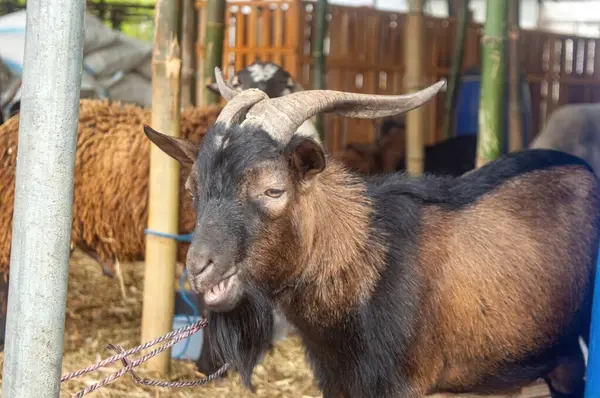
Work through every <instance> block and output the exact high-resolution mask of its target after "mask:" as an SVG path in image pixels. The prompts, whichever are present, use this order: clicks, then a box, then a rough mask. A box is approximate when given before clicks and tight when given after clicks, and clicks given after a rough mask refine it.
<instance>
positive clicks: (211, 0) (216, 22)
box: [202, 0, 227, 105]
mask: <svg viewBox="0 0 600 398" xmlns="http://www.w3.org/2000/svg"><path fill="white" fill-rule="evenodd" d="M226 5H227V1H226V0H208V3H207V6H206V13H207V15H206V36H205V38H204V73H203V76H204V87H203V92H204V97H203V100H202V105H208V104H218V103H219V102H220V101H221V99H220V98H219V96H218V95H216V94H213V93H212V92H211V91H210V90H209V89H207V88H206V85H208V84H210V83H211V82H212V78H213V75H214V70H215V66H218V67H220V66H221V63H222V61H223V40H224V38H225V7H226Z"/></svg>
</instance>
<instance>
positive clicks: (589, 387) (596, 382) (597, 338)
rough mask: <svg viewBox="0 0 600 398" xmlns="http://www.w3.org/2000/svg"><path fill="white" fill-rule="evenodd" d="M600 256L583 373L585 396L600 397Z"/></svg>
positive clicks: (597, 263)
mask: <svg viewBox="0 0 600 398" xmlns="http://www.w3.org/2000/svg"><path fill="white" fill-rule="evenodd" d="M599 268H600V256H598V260H597V262H596V281H595V283H594V299H593V304H592V325H591V327H590V341H589V347H588V363H587V370H586V375H585V398H599V397H600V273H598V269H599Z"/></svg>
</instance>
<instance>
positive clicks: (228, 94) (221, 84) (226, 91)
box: [215, 66, 241, 101]
mask: <svg viewBox="0 0 600 398" xmlns="http://www.w3.org/2000/svg"><path fill="white" fill-rule="evenodd" d="M215 80H216V81H217V87H218V88H219V92H220V93H221V96H222V97H223V98H225V100H226V101H230V100H231V99H232V98H233V97H235V96H236V95H238V94H239V93H240V92H241V91H240V90H236V89H235V88H233V87H232V86H231V85H230V84H229V83H227V82H226V81H225V79H223V72H221V68H219V67H218V66H215Z"/></svg>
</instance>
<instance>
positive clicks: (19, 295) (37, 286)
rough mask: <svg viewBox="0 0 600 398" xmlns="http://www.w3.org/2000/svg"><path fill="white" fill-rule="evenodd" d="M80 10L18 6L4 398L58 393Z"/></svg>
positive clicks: (71, 4) (46, 0) (78, 6)
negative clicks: (21, 36) (21, 34)
mask: <svg viewBox="0 0 600 398" xmlns="http://www.w3.org/2000/svg"><path fill="white" fill-rule="evenodd" d="M84 11H85V3H84V2H82V1H71V0H29V1H28V2H27V16H26V18H27V20H26V26H25V59H24V66H25V68H24V73H23V90H22V96H21V98H22V109H21V117H20V120H19V133H18V134H19V136H18V149H17V169H16V183H15V197H14V218H13V223H12V242H11V253H10V278H9V283H10V286H9V291H8V314H7V321H6V349H5V356H4V364H3V384H2V394H1V395H3V396H4V397H7V398H8V397H10V398H13V397H14V398H17V397H18V398H54V397H58V396H59V393H60V391H59V390H60V371H61V367H62V356H63V342H64V331H65V306H66V302H67V280H68V271H69V252H70V250H69V244H70V243H71V227H72V219H73V180H74V178H73V172H74V169H75V147H76V142H77V120H78V118H79V92H80V86H81V66H82V60H83V37H84V35H83V25H84ZM4 210H6V209H4Z"/></svg>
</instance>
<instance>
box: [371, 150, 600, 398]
mask: <svg viewBox="0 0 600 398" xmlns="http://www.w3.org/2000/svg"><path fill="white" fill-rule="evenodd" d="M439 181H441V182H440V183H439V184H440V185H438V186H436V187H434V189H431V187H429V188H428V187H427V186H424V188H423V189H422V190H421V191H419V189H414V190H413V191H412V192H410V195H411V196H412V197H413V198H418V199H419V202H420V205H419V206H418V210H417V212H418V214H419V216H418V220H419V221H418V222H419V224H420V227H419V228H418V230H419V233H418V237H417V238H416V241H415V242H413V245H412V248H411V249H410V250H413V251H414V252H413V253H414V259H415V260H414V261H415V264H414V269H415V270H416V271H415V275H414V278H415V281H414V283H416V284H417V285H418V286H420V287H419V289H418V291H419V294H420V295H421V297H419V298H418V299H417V302H419V303H420V304H419V309H418V311H417V313H418V314H427V316H426V317H421V316H420V315H415V319H416V320H415V322H416V323H417V325H418V326H417V328H416V330H417V332H416V333H415V335H414V340H415V341H413V342H412V343H411V344H410V347H409V349H410V352H409V353H408V355H406V357H407V358H411V361H412V358H418V360H417V361H418V363H419V364H418V365H417V367H416V369H419V371H420V372H421V371H423V369H426V370H427V374H420V375H419V377H422V378H423V383H424V385H437V386H438V387H439V388H440V389H441V390H442V391H444V390H445V391H447V392H463V391H467V390H469V389H472V390H473V391H475V392H477V389H478V388H479V386H481V385H482V383H483V382H484V379H483V378H484V376H485V375H496V376H494V380H489V379H488V380H487V381H486V382H488V383H489V384H488V385H487V386H486V389H485V390H481V391H479V392H480V393H484V392H494V390H493V388H498V389H501V388H505V387H507V385H506V384H503V383H507V380H510V382H508V383H514V380H515V377H517V378H521V379H523V380H526V381H527V380H528V378H531V379H535V378H537V377H538V376H539V374H540V372H541V371H542V370H543V369H545V368H544V367H545V366H551V364H549V362H548V361H547V358H548V357H547V356H548V355H550V358H551V357H552V355H554V354H558V352H555V351H553V350H560V349H562V347H563V345H564V344H565V343H566V342H567V341H576V338H575V336H578V335H585V334H586V333H587V330H588V328H589V317H590V308H591V307H590V306H591V298H592V289H593V280H594V268H595V263H596V256H597V249H598V238H599V236H598V210H599V204H600V201H599V196H598V181H597V179H596V177H595V176H594V174H593V172H592V171H591V169H590V168H589V167H588V166H587V165H586V164H585V163H584V162H583V161H581V160H580V159H577V158H575V157H572V156H569V155H567V154H564V153H560V152H555V151H525V152H522V153H517V154H513V155H511V156H509V159H505V160H503V161H501V162H493V163H491V164H489V165H488V166H485V167H483V168H481V169H478V170H475V171H473V172H472V173H469V174H466V175H464V176H462V177H459V178H457V179H454V180H447V179H440V180H439ZM434 185H435V184H434ZM385 189H386V190H390V189H392V188H390V187H387V188H385ZM390 203H391V202H390ZM403 206H404V214H406V213H407V210H406V207H405V205H403ZM399 210H400V209H395V208H394V206H388V208H387V209H386V212H389V214H388V216H389V217H388V219H387V220H386V221H385V223H389V225H388V226H387V227H386V229H389V230H390V231H391V230H392V228H398V227H395V226H394V225H399V223H402V222H405V219H406V215H402V213H401V212H399ZM394 214H397V215H394ZM397 245H398V246H401V245H406V243H405V242H404V243H403V242H400V243H397ZM396 249H397V251H401V250H404V251H406V249H407V247H406V246H403V247H402V248H400V247H398V248H396ZM409 257H410V256H409ZM391 266H392V265H391ZM392 267H393V266H392ZM389 272H392V273H393V272H395V271H389ZM382 315H385V314H382ZM379 322H381V323H380V324H385V322H388V323H389V320H387V321H386V320H385V319H383V317H382V319H380V320H379ZM544 356H546V360H545V361H542V360H541V359H540V358H542V357H544ZM517 363H519V364H523V365H516V364H517ZM406 366H409V367H410V366H412V365H411V364H407V365H406ZM516 369H518V372H520V373H521V374H520V375H518V376H515V374H514V372H515V370H516ZM490 386H492V387H490ZM490 388H492V390H490Z"/></svg>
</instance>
